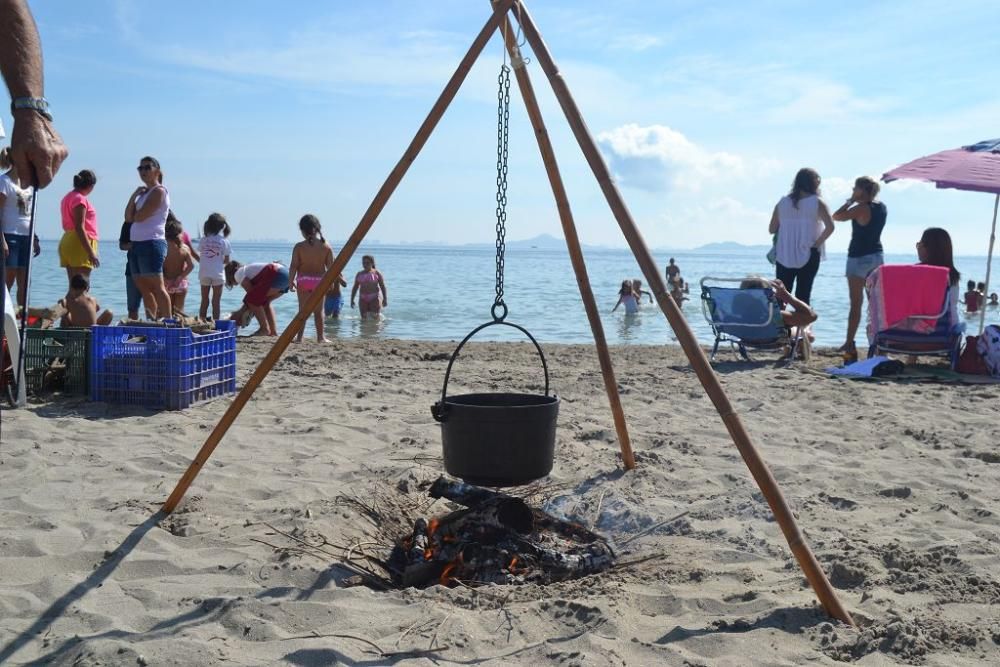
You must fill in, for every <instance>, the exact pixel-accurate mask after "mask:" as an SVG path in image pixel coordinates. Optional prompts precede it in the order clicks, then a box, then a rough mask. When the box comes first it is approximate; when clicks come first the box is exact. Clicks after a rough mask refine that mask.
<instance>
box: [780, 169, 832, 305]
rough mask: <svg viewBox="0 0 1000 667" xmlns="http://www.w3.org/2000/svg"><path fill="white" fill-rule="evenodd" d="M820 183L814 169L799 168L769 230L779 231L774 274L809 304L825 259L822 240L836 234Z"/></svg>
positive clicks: (796, 295) (787, 287)
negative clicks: (817, 275) (815, 281)
mask: <svg viewBox="0 0 1000 667" xmlns="http://www.w3.org/2000/svg"><path fill="white" fill-rule="evenodd" d="M819 184H820V177H819V174H818V173H817V172H816V170H815V169H809V168H808V167H806V168H803V169H799V171H798V173H797V174H795V180H794V181H793V182H792V189H791V191H790V192H789V193H788V194H787V195H785V196H784V197H782V198H781V199H780V200H779V201H778V203H777V204H776V205H775V207H774V212H773V213H772V214H771V224H770V226H769V227H768V232H769V233H771V234H777V235H778V241H777V244H776V245H775V277H776V278H777V279H778V280H780V281H781V282H782V284H783V285H784V286H785V288H786V289H788V290H789V291H794V292H795V297H796V298H797V299H799V300H800V301H802V302H803V303H806V304H808V303H810V300H811V297H812V287H813V281H814V280H815V279H816V273H817V272H818V271H819V263H820V260H821V259H823V244H824V243H825V242H826V240H827V239H828V238H830V235H831V234H833V219H832V218H831V217H830V210H829V209H828V208H827V207H826V203H825V202H824V201H823V200H822V199H821V198H820V196H819Z"/></svg>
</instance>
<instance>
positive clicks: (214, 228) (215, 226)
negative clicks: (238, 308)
mask: <svg viewBox="0 0 1000 667" xmlns="http://www.w3.org/2000/svg"><path fill="white" fill-rule="evenodd" d="M202 234H203V236H202V237H201V241H199V242H198V252H200V253H201V261H200V262H199V263H198V282H200V283H201V311H200V315H201V319H205V318H206V316H207V315H208V295H209V292H211V294H212V318H213V319H216V320H217V319H219V316H220V314H219V312H220V310H221V308H222V286H223V285H225V284H226V264H227V263H228V262H229V256H230V255H231V254H232V252H233V251H232V247H231V246H230V245H229V241H227V240H226V239H227V237H228V236H229V223H228V222H227V221H226V218H225V216H223V215H222V214H221V213H213V214H211V215H210V216H208V220H206V221H205V226H204V227H203V228H202Z"/></svg>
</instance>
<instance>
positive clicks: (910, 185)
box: [882, 170, 937, 192]
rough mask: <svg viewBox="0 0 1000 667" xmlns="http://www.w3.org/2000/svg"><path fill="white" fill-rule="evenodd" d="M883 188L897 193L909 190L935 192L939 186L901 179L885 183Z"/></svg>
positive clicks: (926, 182)
mask: <svg viewBox="0 0 1000 667" xmlns="http://www.w3.org/2000/svg"><path fill="white" fill-rule="evenodd" d="M887 171H888V170H887ZM882 187H884V188H887V189H889V190H894V191H896V192H906V191H907V190H911V191H914V192H933V191H934V190H937V186H935V185H934V184H933V183H930V182H928V181H917V180H914V179H912V178H901V179H899V180H896V181H892V182H891V183H885V184H883V186H882Z"/></svg>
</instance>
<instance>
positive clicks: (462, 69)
mask: <svg viewBox="0 0 1000 667" xmlns="http://www.w3.org/2000/svg"><path fill="white" fill-rule="evenodd" d="M513 2H514V0H502V1H501V2H500V3H498V4H497V6H496V8H495V9H494V11H493V15H492V16H491V17H490V18H489V20H488V21H487V22H486V25H484V26H483V29H482V30H480V31H479V34H478V35H477V36H476V39H475V41H473V42H472V46H471V47H469V51H468V53H466V54H465V57H464V58H462V62H461V63H459V65H458V68H457V69H456V70H455V73H454V74H452V76H451V79H449V80H448V84H447V85H446V86H445V88H444V90H443V91H442V92H441V95H440V96H439V97H438V99H437V101H436V102H435V103H434V106H433V107H431V110H430V113H428V114H427V118H426V119H425V120H424V122H423V124H422V125H421V126H420V128H419V129H418V130H417V133H416V136H414V137H413V141H411V142H410V145H409V146H408V147H407V149H406V152H404V153H403V157H402V158H400V160H399V162H398V163H397V164H396V166H395V168H394V169H393V170H392V171H391V172H390V173H389V176H388V177H387V178H386V179H385V182H384V183H383V184H382V187H381V188H380V189H379V191H378V192H377V193H376V195H375V198H374V199H373V200H372V203H371V204H370V205H369V206H368V210H367V211H365V214H364V215H363V216H362V218H361V222H359V223H358V226H357V227H356V228H355V229H354V233H352V234H351V237H350V238H349V239H348V240H347V242H346V243H345V244H344V247H343V248H342V249H341V251H340V252H339V253H338V254H337V257H336V258H335V259H334V260H333V266H332V267H331V268H330V270H329V271H327V272H326V275H325V276H323V279H322V280H321V281H320V283H319V285H317V286H316V289H315V290H313V293H312V296H310V297H309V299H308V300H307V301H306V303H305V304H304V305H303V306H302V307H301V308H300V309H299V312H298V314H297V315H296V316H295V318H294V319H293V320H292V322H291V324H289V325H288V327H286V328H285V330H284V331H283V332H282V334H281V336H279V337H278V340H276V341H275V342H274V345H273V346H272V347H271V349H270V351H268V353H267V355H266V356H265V357H264V359H263V360H261V362H260V364H259V365H258V366H257V369H256V370H254V372H253V375H251V376H250V379H249V380H247V383H246V385H244V386H243V389H241V390H240V392H239V394H237V395H236V398H235V399H233V402H232V404H230V406H229V409H227V410H226V412H225V414H223V415H222V418H221V419H220V420H219V423H218V424H216V425H215V428H214V429H213V430H212V432H211V433H210V434H209V436H208V438H207V439H206V440H205V444H203V445H202V446H201V449H200V450H199V451H198V454H197V456H195V458H194V461H192V462H191V465H190V466H188V469H187V471H185V473H184V475H183V476H182V477H181V479H180V481H178V482H177V486H176V487H174V490H173V492H171V494H170V496H169V497H168V498H167V502H165V503H164V504H163V512H164V513H166V514H169V513H171V512H173V511H174V509H175V508H176V507H177V504H178V503H180V501H181V499H182V498H183V497H184V494H185V493H186V492H187V489H188V487H189V486H191V482H193V481H194V478H195V477H197V476H198V472H199V471H200V470H201V468H202V466H204V465H205V463H206V462H207V461H208V458H209V457H210V456H211V455H212V452H213V451H215V448H216V447H217V446H218V444H219V442H220V441H221V440H222V437H223V436H224V435H225V434H226V431H228V430H229V427H230V426H232V424H233V421H235V420H236V417H238V416H239V414H240V411H241V410H243V407H244V406H245V405H246V404H247V402H248V401H249V400H250V397H251V396H252V395H253V393H254V391H256V389H257V387H258V386H260V383H261V382H262V381H263V380H264V378H265V377H266V376H267V374H268V373H269V372H270V371H271V368H273V367H274V364H275V363H277V361H278V359H279V358H280V357H281V355H282V353H284V351H285V349H287V348H288V345H289V343H291V342H292V338H293V337H294V336H295V335H296V334H297V333H298V332H299V331H300V330H301V328H302V327H303V326H305V322H306V320H307V319H308V318H309V317H311V316H312V313H313V311H315V310H316V307H317V306H319V304H320V301H322V300H323V299H324V298H326V292H327V290H329V289H330V287H331V286H332V285H333V281H334V280H336V279H337V277H338V276H339V275H340V274H341V273H342V272H343V270H344V268H345V267H346V266H347V262H348V261H349V260H350V258H351V255H353V254H354V251H355V250H357V248H358V246H359V245H360V244H361V241H362V240H363V239H364V238H365V235H366V234H367V233H368V230H370V229H371V227H372V225H373V224H374V223H375V220H376V219H377V218H378V216H379V213H381V212H382V209H383V208H384V207H385V205H386V202H388V201H389V197H391V196H392V193H393V192H394V191H395V190H396V186H398V185H399V182H400V181H401V180H403V176H404V175H405V174H406V172H407V170H408V169H409V168H410V165H411V164H413V161H414V160H416V159H417V155H419V154H420V149H422V148H423V147H424V144H425V143H426V142H427V138H428V137H429V136H430V135H431V132H433V131H434V128H435V127H436V126H437V123H438V121H439V120H441V117H442V116H443V115H444V112H445V110H446V109H447V108H448V105H449V104H451V101H452V100H453V99H454V98H455V94H456V93H458V89H459V88H460V87H461V85H462V82H463V81H465V77H466V76H467V75H468V73H469V70H470V69H471V68H472V65H473V63H475V62H476V58H478V57H479V54H480V53H481V52H482V50H483V48H484V47H485V46H486V43H487V42H489V40H490V37H492V36H493V33H494V32H495V31H496V29H497V26H498V25H499V24H500V19H501V18H503V16H504V15H505V14H506V12H507V11H509V10H510V7H511V5H512V4H513Z"/></svg>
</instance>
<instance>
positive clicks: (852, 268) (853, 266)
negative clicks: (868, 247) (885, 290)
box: [846, 252, 884, 278]
mask: <svg viewBox="0 0 1000 667" xmlns="http://www.w3.org/2000/svg"><path fill="white" fill-rule="evenodd" d="M882 264H884V260H883V258H882V253H880V252H873V253H872V254H870V255H862V256H861V257H848V258H847V272H846V275H847V277H848V278H851V277H854V278H867V277H868V274H869V273H871V272H872V271H874V270H875V269H877V268H878V267H880V266H882Z"/></svg>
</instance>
